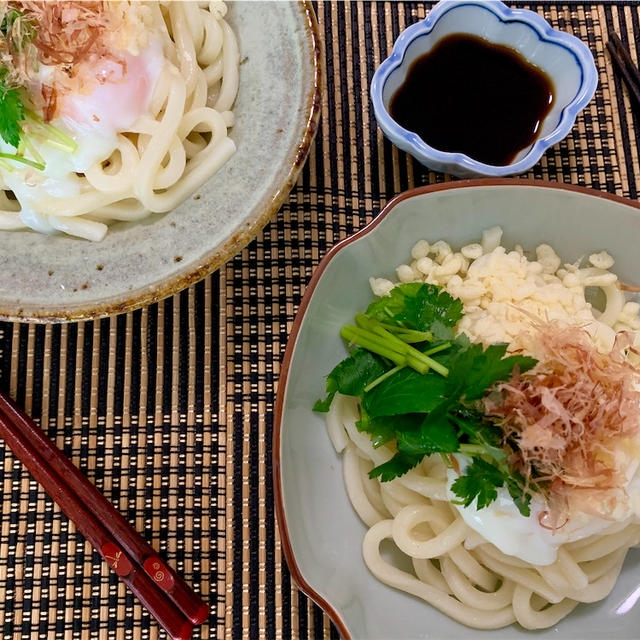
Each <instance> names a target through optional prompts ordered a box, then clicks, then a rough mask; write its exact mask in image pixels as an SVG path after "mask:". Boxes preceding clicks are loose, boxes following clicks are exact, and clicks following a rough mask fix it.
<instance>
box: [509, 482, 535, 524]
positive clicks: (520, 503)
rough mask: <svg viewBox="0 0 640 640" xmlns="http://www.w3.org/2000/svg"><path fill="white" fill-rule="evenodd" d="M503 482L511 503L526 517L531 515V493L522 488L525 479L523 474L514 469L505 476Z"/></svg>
mask: <svg viewBox="0 0 640 640" xmlns="http://www.w3.org/2000/svg"><path fill="white" fill-rule="evenodd" d="M505 483H506V485H507V490H508V491H509V495H510V496H511V498H512V499H513V503H514V504H515V505H516V507H518V511H520V513H521V514H522V515H523V516H525V517H526V518H528V517H529V516H530V515H531V507H530V504H531V494H530V493H529V492H528V491H525V490H524V486H525V479H524V477H523V475H522V474H521V473H519V472H518V471H516V472H515V473H512V474H511V475H509V476H508V477H507V478H506V481H505Z"/></svg>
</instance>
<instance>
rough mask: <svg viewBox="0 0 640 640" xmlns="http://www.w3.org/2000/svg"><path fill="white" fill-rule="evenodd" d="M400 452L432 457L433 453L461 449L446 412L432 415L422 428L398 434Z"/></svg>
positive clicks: (425, 420)
mask: <svg viewBox="0 0 640 640" xmlns="http://www.w3.org/2000/svg"><path fill="white" fill-rule="evenodd" d="M396 436H397V440H398V451H401V452H402V453H406V454H409V455H421V456H423V457H424V456H426V455H431V454H432V453H454V452H456V451H458V449H459V448H460V443H459V441H458V436H457V435H456V431H455V429H454V427H453V425H452V424H451V422H449V420H448V418H447V415H446V412H445V413H443V412H439V411H438V410H436V411H433V412H432V413H430V414H429V415H428V416H427V417H426V418H425V419H424V420H423V421H422V424H421V425H420V427H419V428H418V429H416V430H413V431H409V430H406V431H402V432H397V434H396Z"/></svg>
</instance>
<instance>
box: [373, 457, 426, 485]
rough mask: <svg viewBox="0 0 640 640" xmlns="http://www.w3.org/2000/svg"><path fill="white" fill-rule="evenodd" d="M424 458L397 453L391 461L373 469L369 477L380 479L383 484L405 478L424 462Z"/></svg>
mask: <svg viewBox="0 0 640 640" xmlns="http://www.w3.org/2000/svg"><path fill="white" fill-rule="evenodd" d="M422 457H423V456H421V455H419V456H410V455H407V454H405V453H396V455H395V456H393V458H391V460H388V461H387V462H384V463H383V464H380V465H378V466H377V467H374V468H373V469H371V471H369V477H370V478H380V480H381V481H382V482H389V480H393V479H394V478H398V477H399V476H403V475H404V474H405V473H407V471H409V470H410V469H413V467H415V466H416V465H417V464H418V463H419V462H420V460H422Z"/></svg>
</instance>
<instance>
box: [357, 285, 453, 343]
mask: <svg viewBox="0 0 640 640" xmlns="http://www.w3.org/2000/svg"><path fill="white" fill-rule="evenodd" d="M366 315H368V316H369V317H370V318H374V319H376V320H379V321H380V322H389V320H391V321H392V322H394V323H396V324H399V325H401V326H404V327H406V328H408V329H414V330H417V331H430V330H431V327H432V325H434V323H436V322H437V323H439V326H444V327H454V326H455V325H456V324H457V323H458V320H460V318H462V302H461V301H460V300H458V299H457V298H454V297H452V296H451V295H449V294H448V293H447V292H446V291H444V290H443V289H441V288H440V287H438V286H436V285H433V284H423V283H420V282H410V283H408V284H401V285H398V286H396V287H394V288H393V289H392V290H391V292H390V294H389V295H388V296H384V297H382V298H380V299H378V300H376V301H375V302H372V303H371V304H370V305H369V307H368V308H367V311H366ZM445 339H449V337H447V338H445Z"/></svg>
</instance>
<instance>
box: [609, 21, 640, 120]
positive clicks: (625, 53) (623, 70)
mask: <svg viewBox="0 0 640 640" xmlns="http://www.w3.org/2000/svg"><path fill="white" fill-rule="evenodd" d="M607 50H608V51H609V54H610V55H611V60H612V61H613V63H614V65H615V67H616V68H617V70H618V73H620V75H621V76H622V79H623V81H624V83H625V84H626V85H627V89H628V90H629V95H630V96H631V98H632V99H633V101H634V102H635V105H636V107H638V108H640V70H639V69H638V67H637V66H636V64H635V63H634V61H633V59H632V58H631V54H630V53H629V50H628V49H627V47H626V46H625V45H624V43H623V42H622V40H620V38H619V37H618V34H617V33H615V32H610V33H609V41H608V42H607Z"/></svg>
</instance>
